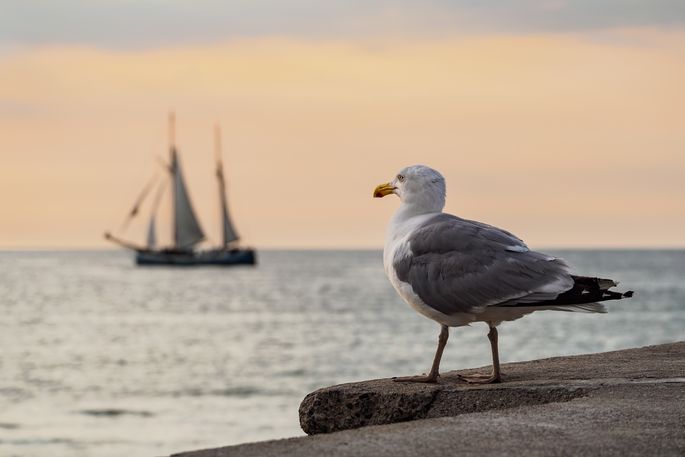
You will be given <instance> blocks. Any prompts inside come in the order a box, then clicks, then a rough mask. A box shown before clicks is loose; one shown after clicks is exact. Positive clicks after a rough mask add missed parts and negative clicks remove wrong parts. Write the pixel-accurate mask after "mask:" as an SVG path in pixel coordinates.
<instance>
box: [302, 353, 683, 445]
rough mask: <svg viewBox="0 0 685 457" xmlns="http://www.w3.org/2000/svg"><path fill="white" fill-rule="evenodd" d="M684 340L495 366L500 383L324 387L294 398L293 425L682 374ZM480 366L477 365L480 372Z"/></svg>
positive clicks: (516, 402) (453, 379)
mask: <svg viewBox="0 0 685 457" xmlns="http://www.w3.org/2000/svg"><path fill="white" fill-rule="evenodd" d="M683 347H685V345H684V344H672V345H662V346H652V347H646V348H641V349H629V350H624V351H614V352H606V353H602V354H591V355H581V356H574V357H555V358H551V359H543V360H534V361H531V362H520V363H510V364H505V365H503V366H502V371H503V373H505V374H504V381H505V382H504V383H502V384H492V385H484V386H475V385H469V384H467V383H465V382H464V381H462V380H461V379H459V377H458V376H457V375H458V374H473V372H474V371H475V370H465V371H461V372H449V373H447V374H444V375H443V376H442V377H441V378H440V380H439V381H440V382H439V383H437V384H417V383H397V382H394V381H392V380H391V379H378V380H373V381H364V382H357V383H350V384H340V385H337V386H332V387H326V388H323V389H319V390H317V391H315V392H312V393H310V394H309V395H307V396H306V397H305V399H304V400H303V401H302V404H301V405H300V425H301V426H302V430H304V431H305V433H307V434H309V435H314V434H318V433H329V432H334V431H339V430H348V429H351V428H358V427H364V426H367V425H381V424H391V423H395V422H403V421H409V420H417V419H425V418H432V417H445V416H456V415H459V414H466V413H473V412H481V411H488V410H491V409H504V408H511V407H515V406H523V405H538V404H544V403H553V402H562V401H569V400H572V399H574V398H578V397H582V396H585V395H587V394H588V393H589V392H590V391H591V390H593V389H598V388H601V387H603V386H606V385H614V384H617V383H623V382H627V380H639V379H647V378H655V377H659V375H660V373H664V372H665V370H668V371H669V372H671V373H681V376H685V358H684V357H683V351H684V350H683ZM488 369H489V368H487V367H486V368H484V369H482V370H481V371H484V372H485V371H487V370H488Z"/></svg>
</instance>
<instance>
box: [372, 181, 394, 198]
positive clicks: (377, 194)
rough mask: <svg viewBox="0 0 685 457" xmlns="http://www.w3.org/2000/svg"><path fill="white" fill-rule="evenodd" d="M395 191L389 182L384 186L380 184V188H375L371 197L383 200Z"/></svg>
mask: <svg viewBox="0 0 685 457" xmlns="http://www.w3.org/2000/svg"><path fill="white" fill-rule="evenodd" d="M395 189H396V187H395V186H393V185H392V184H390V183H389V182H386V183H385V184H381V185H380V186H378V187H376V189H375V190H374V191H373V197H374V198H383V197H385V196H386V195H390V194H393V193H395Z"/></svg>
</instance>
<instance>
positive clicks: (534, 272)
mask: <svg viewBox="0 0 685 457" xmlns="http://www.w3.org/2000/svg"><path fill="white" fill-rule="evenodd" d="M445 193H446V187H445V179H444V178H443V176H442V175H441V174H440V173H439V172H437V171H436V170H433V169H432V168H429V167H426V166H423V165H414V166H411V167H407V168H404V169H403V170H402V171H400V172H399V174H398V175H397V176H396V177H395V178H394V179H393V180H392V181H390V182H388V183H385V184H381V185H379V186H378V187H376V189H375V190H374V192H373V196H374V197H378V198H380V197H384V196H386V195H390V194H395V195H397V196H398V197H399V198H400V201H401V205H400V207H399V209H398V210H397V212H396V213H395V215H394V216H393V217H392V219H391V220H390V223H389V225H388V230H387V233H386V237H385V248H384V250H383V264H384V267H385V272H386V274H387V275H388V278H389V279H390V282H391V283H392V285H393V286H394V287H395V290H396V291H397V293H398V294H399V295H400V296H401V297H402V298H403V299H404V300H405V301H406V302H407V303H409V305H410V306H411V307H412V308H414V310H416V311H417V312H418V313H419V314H422V315H424V316H426V317H428V318H430V319H432V320H434V321H436V322H437V323H438V324H440V336H439V338H438V348H437V351H436V353H435V358H434V360H433V365H432V367H431V369H430V371H429V372H428V374H427V375H422V376H409V377H403V378H395V380H396V381H409V382H437V379H438V376H439V368H440V359H441V357H442V352H443V350H444V348H445V345H446V344H447V338H448V336H449V327H459V326H464V325H469V324H471V323H472V322H485V323H486V324H488V326H489V327H490V331H489V333H488V339H489V340H490V345H491V349H492V367H493V370H492V374H491V375H484V376H474V377H470V378H466V377H464V379H465V380H466V381H468V382H474V383H492V382H501V379H502V377H501V373H500V366H499V354H498V348H497V326H498V325H499V324H500V323H502V322H504V321H513V320H515V319H519V318H521V317H523V316H525V315H526V314H530V313H532V312H535V311H540V310H556V311H584V312H594V313H604V312H606V308H605V307H604V305H602V304H601V303H598V302H600V301H605V300H617V299H621V298H625V297H631V296H632V294H633V293H632V291H629V292H625V293H620V292H613V291H610V290H609V289H610V288H612V287H614V286H616V285H617V283H616V282H615V281H613V280H611V279H602V278H593V277H587V276H576V275H572V274H571V273H570V269H569V266H568V264H567V263H566V262H565V261H564V260H562V259H560V258H557V257H554V256H551V255H547V254H543V253H540V252H535V251H531V250H530V249H529V248H528V246H526V244H525V243H524V242H523V241H521V240H520V239H519V238H518V237H516V236H514V235H512V234H511V233H509V232H507V231H505V230H502V229H499V228H497V227H493V226H491V225H487V224H483V223H481V222H476V221H470V220H466V219H461V218H459V217H457V216H453V215H451V214H447V213H443V212H442V210H443V207H444V206H445Z"/></svg>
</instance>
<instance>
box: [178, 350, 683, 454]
mask: <svg viewBox="0 0 685 457" xmlns="http://www.w3.org/2000/svg"><path fill="white" fill-rule="evenodd" d="M503 370H504V373H505V375H507V377H506V379H505V380H506V382H505V383H504V384H500V385H494V386H469V385H465V384H463V383H461V382H459V381H458V380H457V379H456V377H455V376H454V373H451V374H449V373H448V374H447V375H446V376H445V377H443V378H441V380H440V381H441V382H440V383H439V384H437V385H432V386H425V385H420V384H398V383H394V382H392V381H391V380H387V379H385V380H376V381H367V382H361V383H352V384H343V385H340V386H334V387H329V388H325V389H321V390H318V391H316V392H313V393H312V394H310V395H308V396H307V397H306V398H305V400H304V401H303V403H302V407H301V411H300V412H301V421H302V422H303V423H304V424H306V425H305V426H306V427H308V429H310V430H311V431H312V432H313V433H319V434H317V435H315V436H307V437H300V438H290V439H286V440H275V441H265V442H261V443H248V444H242V445H238V446H228V447H223V448H217V449H207V450H203V451H193V452H186V453H182V454H176V457H229V456H231V457H248V456H261V457H270V456H274V457H275V456H290V455H292V456H301V457H309V456H321V455H325V456H327V457H337V456H355V457H357V456H369V457H370V456H374V457H376V456H393V457H404V456H406V457H417V456H422V455H426V456H443V455H444V456H454V455H462V456H478V457H482V456H483V455H490V456H511V455H528V456H547V455H574V456H595V455H603V456H617V457H618V456H621V457H623V456H644V455H660V456H678V457H681V456H682V455H685V427H684V426H683V425H684V424H685V342H680V343H673V344H665V345H660V346H650V347H645V348H641V349H631V350H625V351H616V352H608V353H602V354H592V355H584V356H576V357H557V358H552V359H545V360H537V361H532V362H522V363H514V364H507V365H504V366H503ZM470 371H473V370H470ZM465 373H466V372H465ZM348 405H349V406H348ZM414 418H422V419H421V420H412V419H414ZM383 421H386V422H394V423H386V425H375V426H368V427H361V428H357V429H349V428H351V427H357V426H361V425H363V424H372V423H377V422H378V423H383ZM339 428H348V430H344V431H338V432H335V433H322V432H327V431H330V430H336V429H339Z"/></svg>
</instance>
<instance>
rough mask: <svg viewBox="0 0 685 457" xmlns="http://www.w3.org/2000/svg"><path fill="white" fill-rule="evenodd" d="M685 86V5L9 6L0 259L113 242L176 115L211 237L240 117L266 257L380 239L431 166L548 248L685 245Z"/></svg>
mask: <svg viewBox="0 0 685 457" xmlns="http://www.w3.org/2000/svg"><path fill="white" fill-rule="evenodd" d="M684 81H685V2H682V1H647V0H645V1H635V0H625V1H610V0H605V1H589V0H587V1H574V2H570V1H569V2H566V1H560V0H547V1H518V2H514V1H498V2H494V1H473V0H472V1H465V0H464V1H447V0H434V1H428V2H410V1H404V0H403V1H395V2H389V1H364V2H362V1H356V0H352V1H349V0H348V1H338V0H334V1H326V2H314V1H273V0H252V1H232V2H226V1H218V0H212V1H193V2H190V1H181V0H175V1H168V0H167V1H162V0H148V1H136V2H134V1H124V0H97V1H95V0H91V1H87V0H66V1H53V2H43V1H37V0H28V1H27V0H24V1H20V0H8V1H4V2H3V6H2V12H1V13H0V208H1V209H2V222H1V223H0V248H11V249H16V248H42V247H49V248H76V247H86V248H92V247H95V248H99V247H106V246H108V245H107V244H105V241H104V240H102V232H103V231H105V230H116V229H117V227H118V226H119V225H120V224H121V221H122V219H123V218H124V214H125V213H126V211H127V210H128V209H129V208H130V206H131V204H132V202H133V200H134V199H135V198H136V196H137V195H138V193H139V192H140V190H141V189H142V187H143V186H144V185H145V183H146V182H147V181H148V180H149V179H150V177H151V176H153V175H155V174H157V175H159V176H160V177H161V176H162V175H163V171H162V168H161V167H160V165H159V163H158V157H166V155H167V131H166V129H167V126H166V120H167V113H168V111H169V110H170V109H174V110H175V111H176V114H177V143H178V147H179V149H180V152H181V157H182V163H183V165H184V167H185V174H186V178H187V180H188V181H189V185H190V193H191V197H192V199H193V201H194V202H195V206H196V209H197V211H198V213H199V215H200V218H201V220H202V222H203V225H204V226H205V228H206V231H207V232H208V234H209V236H210V242H211V241H213V240H214V241H215V240H217V239H218V238H219V236H218V233H219V231H218V227H217V226H218V221H219V217H218V210H217V204H218V197H217V195H216V183H215V182H214V179H213V175H212V167H213V164H212V160H213V152H212V126H213V124H214V123H215V122H219V123H220V124H221V125H222V129H223V132H224V138H223V143H224V159H225V162H226V166H227V170H226V172H227V173H226V174H227V178H228V180H229V201H230V204H231V211H232V213H233V216H234V218H235V220H236V223H237V226H238V230H239V231H240V233H241V234H242V235H243V237H244V240H245V242H246V243H247V244H251V245H255V246H258V247H339V248H352V247H380V246H381V245H382V242H383V237H384V230H385V224H386V223H387V219H388V218H389V217H390V215H391V214H392V212H393V211H394V210H395V209H396V207H397V205H398V202H397V200H396V199H394V197H391V198H385V199H382V200H379V199H372V198H371V193H372V190H373V188H374V187H375V186H376V185H377V184H379V183H381V182H385V181H387V180H389V179H391V178H392V177H393V176H394V174H395V173H396V172H397V171H398V170H399V169H400V168H402V167H403V166H405V165H409V164H414V163H424V164H426V165H430V166H433V167H435V168H437V169H438V170H440V171H441V172H442V173H443V174H444V175H445V177H446V178H447V184H448V200H447V201H448V203H447V210H448V211H450V212H452V213H456V214H458V215H460V216H463V217H467V218H473V219H478V220H482V221H485V222H488V223H491V224H494V225H498V226H501V227H504V228H507V229H509V230H510V231H513V232H514V233H516V234H517V235H519V236H520V237H522V238H523V239H525V240H526V241H527V242H528V244H529V245H531V246H534V247H579V246H583V247H598V246H606V247H660V246H663V247H672V246H680V247H683V246H685V236H684V234H685V84H684V83H683V82H684ZM146 211H147V209H146V208H144V209H143V214H142V217H141V220H140V221H136V223H134V224H132V225H131V226H130V227H129V228H128V229H127V230H126V231H125V232H124V233H120V235H122V236H123V237H125V238H128V239H132V240H135V241H139V242H142V239H143V233H144V225H145V224H144V222H145V221H144V219H145V218H146V217H147V214H146ZM161 211H162V214H161V215H160V216H162V217H168V207H166V206H164V207H162V209H161Z"/></svg>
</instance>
